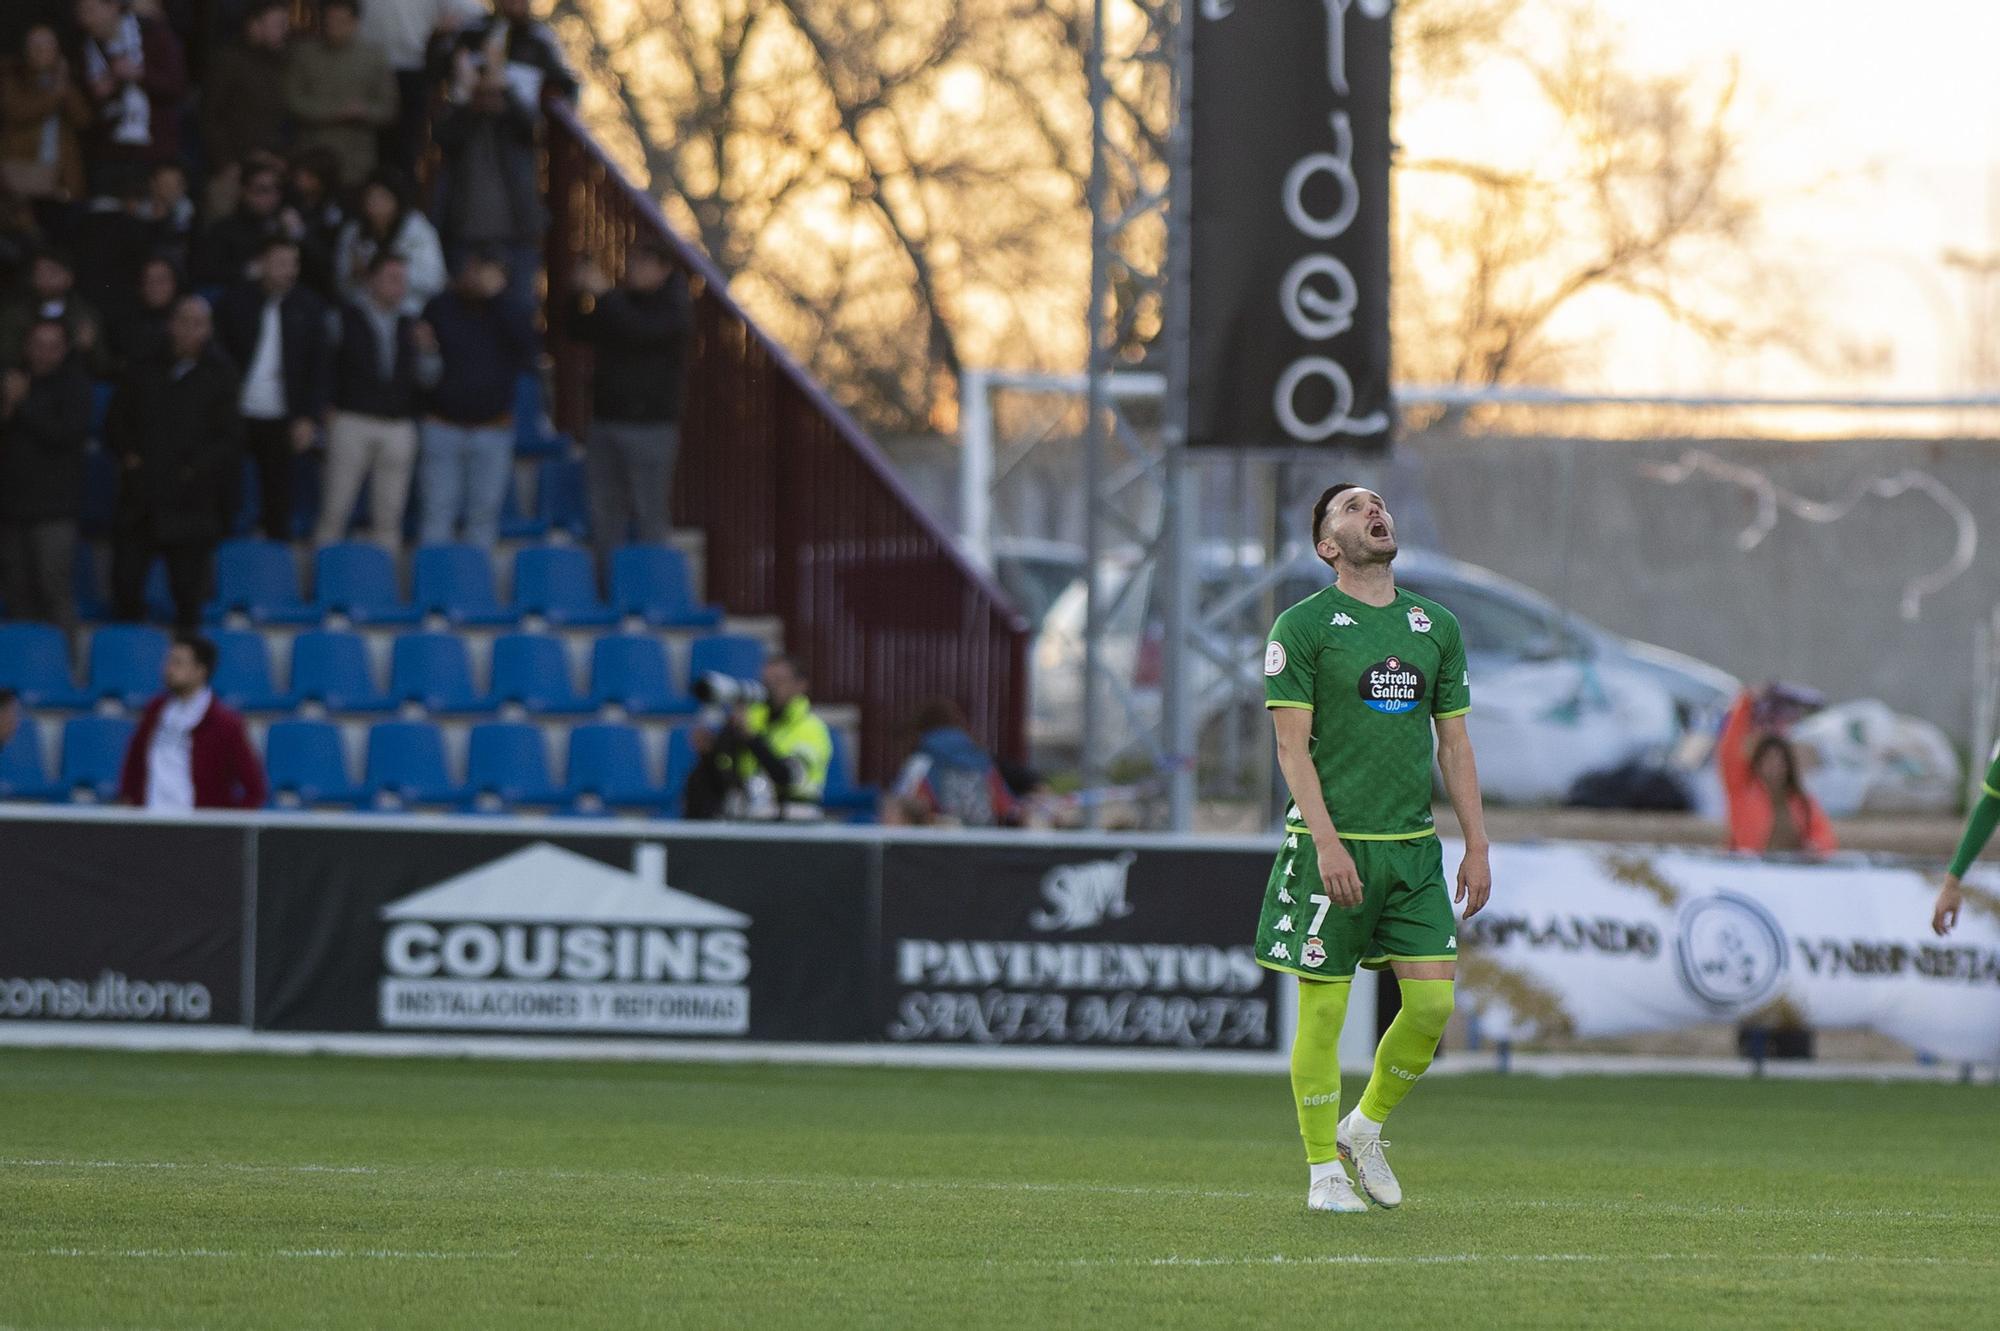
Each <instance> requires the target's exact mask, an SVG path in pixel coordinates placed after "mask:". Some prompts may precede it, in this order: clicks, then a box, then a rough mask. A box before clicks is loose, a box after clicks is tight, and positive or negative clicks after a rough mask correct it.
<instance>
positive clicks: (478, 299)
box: [416, 250, 535, 546]
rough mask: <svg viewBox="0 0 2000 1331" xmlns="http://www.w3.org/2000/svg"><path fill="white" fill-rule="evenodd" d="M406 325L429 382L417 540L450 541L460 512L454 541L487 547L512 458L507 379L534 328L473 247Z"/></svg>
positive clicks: (499, 273) (513, 376)
mask: <svg viewBox="0 0 2000 1331" xmlns="http://www.w3.org/2000/svg"><path fill="white" fill-rule="evenodd" d="M416 331H417V345H418V347H419V349H420V351H421V352H422V353H423V358H424V359H423V364H422V365H421V366H420V373H421V375H422V376H423V380H424V382H425V383H427V384H428V385H430V386H431V387H430V392H429V395H428V396H429V405H428V408H427V410H426V412H425V416H424V422H423V426H422V428H421V430H420V432H419V434H420V438H421V446H420V447H421V452H420V457H419V462H418V466H419V468H420V479H421V480H422V483H423V486H422V488H423V514H422V518H421V524H422V527H421V537H420V539H421V540H422V542H423V543H424V544H425V545H436V544H441V543H443V542H446V541H450V540H451V539H452V538H453V531H454V528H455V527H457V525H458V522H459V519H460V517H461V516H462V517H463V518H464V520H465V530H464V539H465V540H466V541H467V542H469V543H471V544H473V545H480V546H491V545H492V544H493V543H494V542H495V541H497V540H498V539H499V537H500V506H501V504H502V503H503V502H504V501H505V499H506V497H507V469H508V468H509V467H510V466H511V465H512V464H513V460H514V391H515V384H516V381H517V380H519V378H520V377H521V375H522V374H523V373H525V372H526V371H527V370H528V369H529V368H530V367H531V366H532V365H533V363H534V355H535V329H534V325H533V323H532V322H530V319H529V315H528V310H527V307H526V306H524V305H522V304H520V303H519V302H517V301H515V300H512V299H510V298H509V296H508V292H507V268H506V265H505V263H504V262H503V261H501V259H500V258H499V256H497V255H494V254H492V253H490V252H488V251H484V250H475V251H473V253H472V254H471V255H470V256H469V257H468V258H467V259H466V260H465V261H464V263H462V264H461V265H460V267H459V271H458V279H457V281H455V282H454V283H453V284H452V286H451V288H450V289H449V290H447V291H446V292H445V293H444V294H443V295H441V296H439V297H438V298H437V299H436V300H433V301H432V302H431V303H430V304H429V305H427V306H425V307H424V317H423V322H422V323H420V324H419V325H418V327H417V330H416Z"/></svg>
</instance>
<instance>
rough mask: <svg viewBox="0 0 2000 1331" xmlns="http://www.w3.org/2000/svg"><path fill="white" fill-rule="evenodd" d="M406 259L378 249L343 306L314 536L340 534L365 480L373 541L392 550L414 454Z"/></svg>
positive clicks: (321, 539) (412, 324) (414, 377)
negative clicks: (356, 294)
mask: <svg viewBox="0 0 2000 1331" xmlns="http://www.w3.org/2000/svg"><path fill="white" fill-rule="evenodd" d="M409 286H410V271H409V265H408V264H407V263H405V262H404V261H403V257H402V256H401V255H399V254H397V253H395V252H394V251H392V250H382V251H379V252H377V254H376V255H375V258H374V259H373V261H371V262H370V264H369V267H368V275H367V279H366V281H365V282H364V283H363V285H362V289H361V294H360V296H359V298H357V299H353V300H349V301H346V302H345V303H343V304H342V306H341V308H340V338H339V342H338V344H337V346H336V348H335V351H334V359H333V415H332V418H331V419H330V420H329V421H328V423H327V432H326V488H325V492H324V495H325V500H324V504H323V506H322V507H321V509H320V515H319V526H318V528H317V529H316V530H315V531H314V533H313V539H314V540H315V541H316V542H318V543H319V544H321V545H329V544H331V543H333V542H334V541H338V540H340V539H341V538H342V537H344V536H345V535H346V533H347V520H348V517H349V515H350V514H352V513H353V512H354V502H355V500H356V498H357V497H359V495H360V493H361V486H362V484H363V483H364V482H366V483H367V485H368V507H369V518H370V521H371V523H372V526H373V529H374V537H375V541H376V543H377V544H378V545H381V546H383V547H385V548H387V549H391V550H393V549H395V548H396V547H397V546H399V545H400V544H401V543H402V539H403V513H404V510H405V508H406V507H407V505H408V503H409V498H410V474H411V472H412V470H413V469H414V468H415V466H416V460H417V419H416V418H417V409H418V406H419V403H420V400H421V398H422V394H423V386H422V385H421V384H420V383H419V381H418V373H419V365H420V364H421V362H422V356H421V355H420V353H419V352H418V350H417V321H416V320H415V319H414V318H412V317H411V316H410V315H409V313H407V311H406V306H405V297H406V296H407V294H408V292H409Z"/></svg>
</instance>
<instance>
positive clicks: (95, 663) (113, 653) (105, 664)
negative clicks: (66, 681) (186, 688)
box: [84, 624, 170, 707]
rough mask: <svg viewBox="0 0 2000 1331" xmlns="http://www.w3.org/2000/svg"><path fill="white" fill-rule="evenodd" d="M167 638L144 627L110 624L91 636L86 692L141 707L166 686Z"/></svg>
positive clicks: (141, 625) (159, 632)
mask: <svg viewBox="0 0 2000 1331" xmlns="http://www.w3.org/2000/svg"><path fill="white" fill-rule="evenodd" d="M169 645H170V643H169V641H168V639H167V635H166V634H165V633H164V632H162V631H161V630H159V629H156V628H151V627H148V626H147V625H144V624H108V625H106V626H105V627H103V628H101V629H98V630H97V631H96V632H95V633H92V634H91V635H90V668H89V671H88V672H87V679H88V681H89V682H88V683H86V684H85V685H84V689H85V692H87V693H88V694H89V695H90V696H91V697H92V698H116V699H118V701H120V702H122V703H124V704H125V705H126V706H127V707H137V706H139V705H140V704H141V703H143V702H145V701H146V700H147V699H148V698H150V697H152V696H153V695H154V694H156V693H158V692H159V691H160V690H161V689H162V688H163V687H164V684H163V683H162V681H161V678H160V675H161V671H162V670H163V669H164V667H165V666H166V663H167V648H168V646H169Z"/></svg>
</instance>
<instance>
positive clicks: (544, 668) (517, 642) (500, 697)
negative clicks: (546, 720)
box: [487, 633, 590, 713]
mask: <svg viewBox="0 0 2000 1331" xmlns="http://www.w3.org/2000/svg"><path fill="white" fill-rule="evenodd" d="M487 699H488V701H489V702H491V703H492V704H493V705H494V706H495V707H498V706H499V705H500V704H502V703H518V704H520V705H521V706H522V707H525V708H527V709H528V710H529V711H531V712H536V713H550V712H587V711H589V710H590V702H589V700H588V699H585V698H581V697H578V696H577V692H576V688H575V686H574V685H572V684H571V683H570V677H569V653H568V652H566V651H565V650H564V649H563V644H562V640H561V639H560V638H555V637H551V636H549V635H547V634H544V633H507V634H503V635H501V636H500V637H498V638H495V639H494V640H493V687H492V688H490V689H488V690H487Z"/></svg>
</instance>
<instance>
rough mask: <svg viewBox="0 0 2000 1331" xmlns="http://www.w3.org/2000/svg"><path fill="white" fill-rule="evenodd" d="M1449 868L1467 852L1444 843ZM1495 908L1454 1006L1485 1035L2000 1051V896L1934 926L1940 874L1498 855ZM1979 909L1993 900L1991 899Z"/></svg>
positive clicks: (1520, 849)
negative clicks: (1734, 1036)
mask: <svg viewBox="0 0 2000 1331" xmlns="http://www.w3.org/2000/svg"><path fill="white" fill-rule="evenodd" d="M1445 853H1446V861H1447V863H1451V864H1455V863H1456V862H1457V856H1458V847H1457V846H1456V845H1454V844H1451V843H1447V845H1446V849H1445ZM1493 883H1494V888H1493V901H1492V904H1490V905H1489V906H1488V907H1487V908H1486V909H1485V910H1484V911H1482V912H1481V913H1480V914H1479V915H1478V916H1476V917H1474V918H1473V919H1471V920H1468V921H1466V922H1465V923H1464V925H1463V926H1462V927H1461V928H1460V930H1459V935H1458V941H1459V948H1460V954H1459V975H1460V979H1459V1003H1460V1007H1461V1010H1463V1011H1466V1012H1468V1013H1470V1014H1472V1016H1473V1019H1474V1020H1476V1021H1477V1022H1478V1023H1479V1028H1480V1031H1481V1033H1482V1034H1483V1035H1485V1036H1486V1037H1487V1038H1489V1039H1508V1038H1512V1039H1517V1040H1528V1039H1533V1038H1536V1037H1546V1036H1578V1037H1586V1038H1587V1037H1591V1036H1619V1035H1633V1034H1638V1033H1642V1032H1649V1031H1674V1030H1683V1029H1686V1028H1688V1027H1691V1026H1697V1025H1703V1024H1707V1023H1712V1022H1718V1021H1722V1022H1731V1023H1738V1022H1746V1021H1747V1022H1753V1023H1755V1024H1758V1025H1770V1026H1784V1025H1787V1024H1797V1025H1804V1026H1810V1027H1815V1028H1821V1029H1837V1028H1860V1029H1867V1030H1872V1031H1876V1032H1878V1033H1880V1034H1883V1035H1887V1036H1891V1037H1893V1038H1895V1039H1897V1040H1901V1041H1902V1042H1904V1043H1905V1044H1908V1045H1910V1046H1912V1047H1914V1048H1916V1049H1917V1050H1919V1051H1922V1052H1924V1053H1929V1054H1933V1055H1936V1056H1938V1057H1940V1058H1944V1059H1949V1060H1954V1061H1956V1060H1970V1061H1977V1062H1992V1061H1994V1060H1995V1059H1996V1058H2000V897H1995V896H1994V895H1993V894H1992V893H1991V892H1990V891H1989V892H1987V893H1985V894H1984V896H1983V898H1981V899H1979V900H1974V901H1971V902H1969V903H1968V906H1967V908H1966V910H1965V911H1964V913H1963V916H1962V917H1961V919H1960V921H1959V926H1958V929H1957V931H1956V932H1955V933H1953V934H1952V936H1951V937H1949V938H1938V937H1936V936H1934V935H1933V934H1932V933H1931V931H1930V919H1931V903H1932V899H1933V897H1934V896H1935V895H1936V892H1937V883H1936V881H1935V880H1934V879H1932V878H1929V877H1927V876H1926V875H1924V874H1921V873H1919V872H1917V871H1916V870H1914V869H1902V868H1891V867H1879V866H1872V865H1868V864H1865V863H1851V864H1841V863H1837V862H1836V863H1833V864H1804V863H1779V862H1772V861H1762V860H1755V859H1749V858H1739V857H1733V856H1727V855H1721V854H1713V853H1706V852H1699V851H1674V850H1654V849H1641V848H1636V847H1618V846H1588V845H1537V846H1495V847H1494V848H1493ZM1982 902H1983V904H1982Z"/></svg>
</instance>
